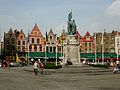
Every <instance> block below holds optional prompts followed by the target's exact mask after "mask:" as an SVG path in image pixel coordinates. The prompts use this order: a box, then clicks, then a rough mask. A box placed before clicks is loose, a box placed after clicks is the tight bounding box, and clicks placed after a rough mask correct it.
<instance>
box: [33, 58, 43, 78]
mask: <svg viewBox="0 0 120 90" xmlns="http://www.w3.org/2000/svg"><path fill="white" fill-rule="evenodd" d="M43 68H44V63H43V60H39V61H37V60H35V61H34V73H35V75H36V76H37V75H38V70H39V69H40V70H41V74H43Z"/></svg>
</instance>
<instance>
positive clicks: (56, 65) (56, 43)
mask: <svg viewBox="0 0 120 90" xmlns="http://www.w3.org/2000/svg"><path fill="white" fill-rule="evenodd" d="M55 65H56V66H57V33H56V63H55Z"/></svg>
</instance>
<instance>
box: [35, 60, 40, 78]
mask: <svg viewBox="0 0 120 90" xmlns="http://www.w3.org/2000/svg"><path fill="white" fill-rule="evenodd" d="M38 67H39V64H38V61H35V62H34V73H35V75H36V76H37V75H38Z"/></svg>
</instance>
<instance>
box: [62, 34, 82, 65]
mask: <svg viewBox="0 0 120 90" xmlns="http://www.w3.org/2000/svg"><path fill="white" fill-rule="evenodd" d="M79 45H80V42H79V40H78V39H76V35H68V36H67V38H66V41H64V42H63V64H64V65H65V64H67V61H70V62H72V64H73V65H77V64H80V52H79V50H80V49H79Z"/></svg>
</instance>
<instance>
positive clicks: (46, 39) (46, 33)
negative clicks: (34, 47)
mask: <svg viewBox="0 0 120 90" xmlns="http://www.w3.org/2000/svg"><path fill="white" fill-rule="evenodd" d="M46 41H48V37H47V31H46Z"/></svg>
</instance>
